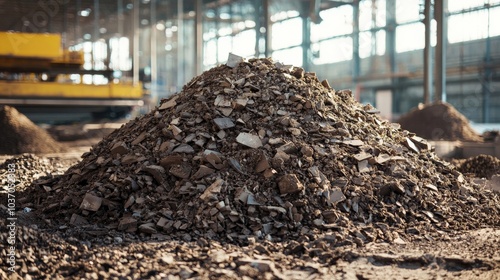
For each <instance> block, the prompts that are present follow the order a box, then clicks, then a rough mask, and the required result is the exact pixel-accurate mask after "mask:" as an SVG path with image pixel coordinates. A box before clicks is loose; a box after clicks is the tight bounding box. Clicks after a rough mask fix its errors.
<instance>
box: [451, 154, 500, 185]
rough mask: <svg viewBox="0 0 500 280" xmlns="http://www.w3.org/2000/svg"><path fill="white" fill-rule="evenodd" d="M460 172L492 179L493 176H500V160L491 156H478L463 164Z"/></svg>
mask: <svg viewBox="0 0 500 280" xmlns="http://www.w3.org/2000/svg"><path fill="white" fill-rule="evenodd" d="M459 170H460V172H462V173H464V174H472V175H474V176H476V177H478V178H486V179H491V177H492V176H493V175H495V174H500V159H498V158H496V157H494V156H491V155H478V156H475V157H471V158H468V159H466V160H465V161H464V162H462V164H461V165H460V167H459Z"/></svg>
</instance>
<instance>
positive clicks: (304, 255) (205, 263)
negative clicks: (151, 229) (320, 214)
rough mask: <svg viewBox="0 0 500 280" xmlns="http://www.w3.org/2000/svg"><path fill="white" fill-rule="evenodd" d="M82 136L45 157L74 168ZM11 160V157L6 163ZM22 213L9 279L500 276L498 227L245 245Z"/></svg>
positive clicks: (2, 224)
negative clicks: (390, 239) (359, 240)
mask: <svg viewBox="0 0 500 280" xmlns="http://www.w3.org/2000/svg"><path fill="white" fill-rule="evenodd" d="M76 141H79V142H71V143H67V144H69V146H73V149H72V151H71V152H69V153H64V154H48V155H46V156H45V157H44V156H40V158H42V159H44V160H48V161H49V162H52V163H53V162H58V163H60V164H58V165H57V168H55V170H59V171H60V170H61V168H63V169H64V168H65V167H66V168H67V167H69V166H71V165H72V164H74V163H75V162H76V161H78V160H79V159H80V158H79V156H80V154H81V153H83V152H85V151H87V150H88V149H89V148H90V147H89V146H82V145H81V143H82V141H81V139H79V140H76ZM88 141H90V142H92V141H95V140H88ZM11 157H12V156H3V157H1V158H0V162H3V161H4V160H6V159H8V158H11ZM47 172H49V173H50V171H45V173H43V174H42V175H43V176H46V175H47ZM38 177H39V176H36V175H35V174H30V177H25V178H23V180H25V182H24V183H25V184H26V185H29V181H31V180H32V179H33V178H38ZM18 198H22V193H19V194H18ZM5 202H6V199H5V197H4V196H2V201H1V204H0V208H1V210H0V211H1V212H2V215H1V216H2V217H7V215H6V214H7V213H6V203H5ZM19 210H20V211H17V212H16V217H17V218H18V220H17V224H16V226H17V231H16V238H17V242H16V243H17V244H16V251H15V253H16V270H15V272H13V273H12V272H9V271H8V270H7V269H6V268H7V267H8V266H9V264H8V263H7V261H8V256H7V254H8V246H7V245H8V244H7V237H8V235H7V233H8V228H7V227H6V225H7V220H6V219H2V220H1V221H0V233H1V235H0V242H1V243H2V258H1V259H0V265H1V266H2V271H1V272H0V273H1V276H0V278H2V279H63V278H64V279H107V278H114V279H500V228H498V227H497V228H484V229H478V230H472V231H457V232H454V233H451V234H449V236H451V237H446V238H444V239H440V236H439V234H437V235H435V236H427V237H426V238H425V239H423V240H421V241H418V242H411V243H406V244H396V243H392V244H391V243H386V242H380V243H379V242H377V241H375V242H371V243H367V244H365V245H363V246H361V247H358V246H357V245H356V244H346V245H343V246H339V244H336V243H335V242H332V241H331V240H332V239H331V236H329V235H328V234H326V235H322V236H317V237H316V239H309V238H305V239H304V240H302V242H300V243H298V242H295V241H288V242H269V241H259V240H255V241H253V240H250V243H249V244H248V245H244V246H238V245H234V244H228V243H220V242H216V241H211V240H205V239H200V240H194V241H190V242H183V241H175V240H169V238H168V236H162V235H157V236H151V237H147V236H144V235H137V234H129V233H123V232H118V231H107V230H102V229H99V228H95V227H91V226H89V227H88V228H85V227H83V228H80V229H77V228H74V227H69V228H67V227H63V228H54V226H52V225H50V224H47V223H46V221H44V220H41V219H39V218H38V217H37V215H36V213H34V212H29V213H24V212H23V211H22V209H19Z"/></svg>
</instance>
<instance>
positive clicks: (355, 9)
mask: <svg viewBox="0 0 500 280" xmlns="http://www.w3.org/2000/svg"><path fill="white" fill-rule="evenodd" d="M352 22H353V32H352V62H353V68H352V69H353V70H352V82H353V84H357V83H358V77H359V75H360V73H361V59H360V57H359V0H354V1H353V5H352Z"/></svg>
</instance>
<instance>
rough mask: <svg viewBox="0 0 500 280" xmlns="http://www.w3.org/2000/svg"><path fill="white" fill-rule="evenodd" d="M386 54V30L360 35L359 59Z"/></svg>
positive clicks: (361, 33)
mask: <svg viewBox="0 0 500 280" xmlns="http://www.w3.org/2000/svg"><path fill="white" fill-rule="evenodd" d="M384 53H385V30H380V31H377V32H371V31H364V32H360V33H359V57H360V58H367V57H369V56H374V55H384Z"/></svg>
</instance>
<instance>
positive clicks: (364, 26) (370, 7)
mask: <svg viewBox="0 0 500 280" xmlns="http://www.w3.org/2000/svg"><path fill="white" fill-rule="evenodd" d="M351 14H352V13H351ZM385 14H386V13H385V0H378V1H372V0H362V1H360V2H359V30H360V31H367V30H370V29H372V28H375V27H383V26H385V22H386V16H385Z"/></svg>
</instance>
